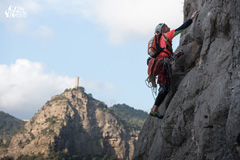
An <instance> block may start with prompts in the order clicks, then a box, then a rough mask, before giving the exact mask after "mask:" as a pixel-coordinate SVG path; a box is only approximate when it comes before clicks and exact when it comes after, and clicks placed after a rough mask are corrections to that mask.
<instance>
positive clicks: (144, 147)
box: [133, 0, 240, 160]
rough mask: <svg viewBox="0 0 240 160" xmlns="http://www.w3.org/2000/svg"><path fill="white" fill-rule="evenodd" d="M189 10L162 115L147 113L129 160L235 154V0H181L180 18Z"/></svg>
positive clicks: (238, 56) (239, 127)
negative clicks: (189, 22) (194, 16)
mask: <svg viewBox="0 0 240 160" xmlns="http://www.w3.org/2000/svg"><path fill="white" fill-rule="evenodd" d="M195 10H199V11H200V13H199V15H198V17H197V19H196V20H195V21H194V23H193V24H192V25H191V26H190V27H189V28H188V29H186V30H185V31H184V32H183V34H182V35H181V40H180V45H179V48H178V50H180V49H183V51H184V52H185V55H184V56H182V57H181V58H179V59H178V60H177V61H176V62H175V64H174V66H173V68H174V78H173V79H174V81H173V85H172V86H173V87H172V90H171V93H170V94H169V95H168V97H167V98H166V100H165V101H164V103H163V104H162V105H161V106H160V112H162V113H165V117H164V118H163V119H162V120H158V119H156V118H152V117H148V119H147V120H146V122H145V124H144V126H143V128H142V130H141V133H140V135H139V140H138V142H137V145H136V148H135V152H134V158H133V159H137V160H138V159H140V160H141V159H143V160H152V159H158V160H160V159H161V160H167V159H169V160H170V159H171V160H172V159H174V160H192V159H194V160H205V159H206V160H210V159H215V160H239V159H240V66H239V65H240V28H239V26H240V1H238V0H232V1H224V0H203V1H198V0H185V2H184V18H185V20H186V19H187V18H189V17H190V16H191V14H192V13H193V12H194V11H195Z"/></svg>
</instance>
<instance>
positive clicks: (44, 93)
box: [0, 59, 115, 119]
mask: <svg viewBox="0 0 240 160" xmlns="http://www.w3.org/2000/svg"><path fill="white" fill-rule="evenodd" d="M45 69H46V66H45V65H44V64H43V63H40V62H31V61H29V60H27V59H18V60H16V63H14V64H11V65H9V66H8V65H0V77H1V79H0V88H1V90H0V110H3V111H5V112H7V113H10V114H13V115H15V116H17V117H19V118H24V119H29V118H31V117H32V116H33V114H34V113H36V112H37V110H38V109H40V108H41V107H42V106H43V105H44V103H45V102H46V101H47V100H49V99H50V98H51V97H52V96H54V95H57V94H60V93H62V92H63V91H64V90H65V89H66V88H71V87H72V86H73V84H74V78H69V77H67V76H61V75H56V74H54V73H47V72H46V71H45ZM80 85H81V86H83V87H84V88H85V89H86V90H87V91H88V92H91V93H93V95H94V94H96V95H98V94H102V95H103V96H106V97H107V96H110V95H113V93H115V87H114V86H113V85H112V84H110V83H101V82H94V81H87V80H85V79H83V78H80ZM110 97H111V96H110Z"/></svg>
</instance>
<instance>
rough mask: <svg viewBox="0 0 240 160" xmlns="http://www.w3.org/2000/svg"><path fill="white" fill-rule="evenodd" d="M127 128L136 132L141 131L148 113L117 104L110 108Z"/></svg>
mask: <svg viewBox="0 0 240 160" xmlns="http://www.w3.org/2000/svg"><path fill="white" fill-rule="evenodd" d="M109 109H110V111H112V113H113V114H114V115H115V117H117V118H118V119H119V120H120V121H122V123H123V124H124V126H125V127H127V128H132V129H135V130H141V128H142V126H143V124H144V122H145V120H146V119H147V116H148V113H147V112H144V111H142V110H136V109H134V108H133V107H129V106H128V105H126V104H116V105H113V106H112V107H110V108H109Z"/></svg>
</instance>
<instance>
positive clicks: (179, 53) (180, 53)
mask: <svg viewBox="0 0 240 160" xmlns="http://www.w3.org/2000/svg"><path fill="white" fill-rule="evenodd" d="M181 55H184V53H183V51H179V52H178V53H176V54H175V56H176V57H177V58H178V57H180V56H181Z"/></svg>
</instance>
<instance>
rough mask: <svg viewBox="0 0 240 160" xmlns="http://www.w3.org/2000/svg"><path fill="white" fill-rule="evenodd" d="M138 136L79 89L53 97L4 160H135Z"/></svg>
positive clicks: (14, 142)
mask: <svg viewBox="0 0 240 160" xmlns="http://www.w3.org/2000/svg"><path fill="white" fill-rule="evenodd" d="M138 133H139V130H134V129H132V130H131V129H129V128H125V127H124V124H123V122H122V121H119V120H118V119H117V118H116V117H115V116H114V114H113V113H111V111H110V109H108V108H107V106H106V105H105V104H104V103H103V102H100V101H97V100H95V99H94V98H92V96H91V95H90V94H89V95H88V94H86V93H85V92H84V88H82V87H78V88H75V89H70V90H66V91H65V92H64V93H62V94H60V95H57V96H54V97H52V98H51V100H50V101H48V102H47V103H46V104H45V105H44V106H43V107H42V108H41V110H40V111H39V112H38V113H36V114H35V115H34V117H33V118H32V119H31V120H30V121H28V122H27V123H26V125H25V126H24V127H23V128H22V129H21V130H20V131H19V132H18V133H17V134H16V135H15V136H14V137H13V138H12V140H11V143H10V146H9V148H8V151H6V152H5V153H3V154H2V155H0V158H1V157H7V156H8V157H14V159H16V158H17V157H19V156H21V158H22V159H24V158H23V157H24V156H25V158H26V156H30V157H31V156H32V157H33V156H35V157H36V155H37V156H39V157H45V158H47V157H48V158H52V159H84V158H86V159H94V158H95V159H100V158H109V159H110V158H113V159H114V158H115V159H116V158H119V159H131V158H132V155H133V151H134V144H135V142H136V139H137V136H138Z"/></svg>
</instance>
